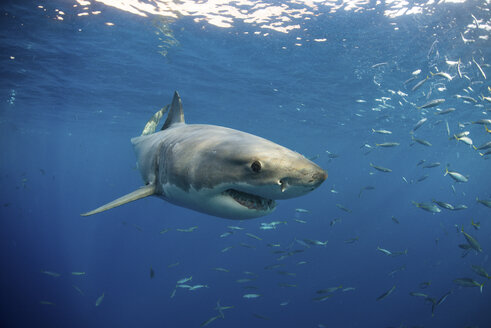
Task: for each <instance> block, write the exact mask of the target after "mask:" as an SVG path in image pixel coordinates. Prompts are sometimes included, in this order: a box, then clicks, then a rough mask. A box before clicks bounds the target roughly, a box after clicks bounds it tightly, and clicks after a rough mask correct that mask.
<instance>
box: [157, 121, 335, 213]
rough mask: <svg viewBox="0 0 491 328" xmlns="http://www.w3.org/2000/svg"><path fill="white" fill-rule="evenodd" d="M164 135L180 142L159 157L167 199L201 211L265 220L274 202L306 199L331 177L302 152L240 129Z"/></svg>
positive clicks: (188, 129)
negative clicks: (264, 217) (302, 196)
mask: <svg viewBox="0 0 491 328" xmlns="http://www.w3.org/2000/svg"><path fill="white" fill-rule="evenodd" d="M162 133H163V134H164V133H165V134H166V139H167V140H169V141H171V140H175V142H172V141H171V142H170V143H166V144H165V145H164V146H163V148H162V152H161V154H160V156H161V161H160V163H162V164H161V169H160V170H159V171H160V173H161V174H160V183H161V186H162V194H163V195H165V198H166V199H169V201H171V202H175V203H176V204H179V205H183V206H184V204H186V205H185V206H187V207H191V208H193V209H195V210H198V211H200V212H205V213H208V214H212V215H215V216H220V217H225V218H231V219H249V218H255V217H260V216H263V215H266V214H269V213H270V212H272V211H273V210H274V209H275V207H276V203H275V200H278V199H287V198H292V197H298V196H301V195H304V194H307V193H308V192H310V191H312V190H314V189H315V188H317V187H318V186H319V185H320V184H321V183H322V182H323V181H324V180H325V179H326V178H327V173H326V172H325V171H324V170H323V169H322V168H320V167H319V166H318V165H316V164H315V163H313V162H311V161H310V160H308V159H307V158H305V157H304V156H302V155H300V154H299V153H296V152H294V151H292V150H290V149H288V148H285V147H282V146H280V145H278V144H276V143H274V142H271V141H269V140H266V139H263V138H260V137H257V136H255V135H252V134H248V133H245V132H241V131H238V130H233V129H229V128H224V127H219V126H213V125H186V124H176V125H174V126H172V127H170V128H169V129H168V130H167V131H162ZM184 136H188V137H184ZM198 136H199V137H198Z"/></svg>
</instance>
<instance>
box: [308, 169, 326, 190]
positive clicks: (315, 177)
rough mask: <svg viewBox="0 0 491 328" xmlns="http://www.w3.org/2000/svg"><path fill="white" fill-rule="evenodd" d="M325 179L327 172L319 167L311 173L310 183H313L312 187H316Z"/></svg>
mask: <svg viewBox="0 0 491 328" xmlns="http://www.w3.org/2000/svg"><path fill="white" fill-rule="evenodd" d="M326 179H327V172H326V171H324V170H323V169H319V170H318V171H316V172H314V174H312V179H311V180H310V181H311V183H312V184H313V185H314V188H317V187H318V186H320V185H321V183H323V182H324V181H325V180H326Z"/></svg>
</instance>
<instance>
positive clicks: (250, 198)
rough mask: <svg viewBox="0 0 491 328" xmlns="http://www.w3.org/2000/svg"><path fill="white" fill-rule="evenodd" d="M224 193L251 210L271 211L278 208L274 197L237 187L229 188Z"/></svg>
mask: <svg viewBox="0 0 491 328" xmlns="http://www.w3.org/2000/svg"><path fill="white" fill-rule="evenodd" d="M222 194H223V195H224V196H229V197H232V198H233V200H235V201H236V202H237V203H239V204H240V205H242V206H244V207H247V208H248V209H249V210H259V211H263V212H271V211H273V210H274V209H275V208H276V202H275V201H274V200H272V199H267V198H264V197H261V196H257V195H254V194H250V193H247V192H243V191H239V190H236V189H227V190H225V191H224V192H223V193H222Z"/></svg>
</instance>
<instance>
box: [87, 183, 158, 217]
mask: <svg viewBox="0 0 491 328" xmlns="http://www.w3.org/2000/svg"><path fill="white" fill-rule="evenodd" d="M154 193H155V186H154V185H147V186H144V187H141V188H140V189H137V190H135V191H133V192H131V193H129V194H127V195H124V196H123V197H119V198H118V199H116V200H113V201H112V202H110V203H107V204H106V205H102V206H101V207H98V208H96V209H95V210H92V211H90V212H87V213H83V214H80V215H81V216H89V215H93V214H97V213H100V212H104V211H107V210H110V209H111V208H114V207H117V206H121V205H124V204H126V203H129V202H132V201H134V200H138V199H140V198H144V197H147V196H150V195H153V194H154Z"/></svg>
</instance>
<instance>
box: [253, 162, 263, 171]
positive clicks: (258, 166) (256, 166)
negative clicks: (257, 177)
mask: <svg viewBox="0 0 491 328" xmlns="http://www.w3.org/2000/svg"><path fill="white" fill-rule="evenodd" d="M251 170H252V172H255V173H259V172H260V171H261V163H260V162H259V161H254V162H252V164H251Z"/></svg>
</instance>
